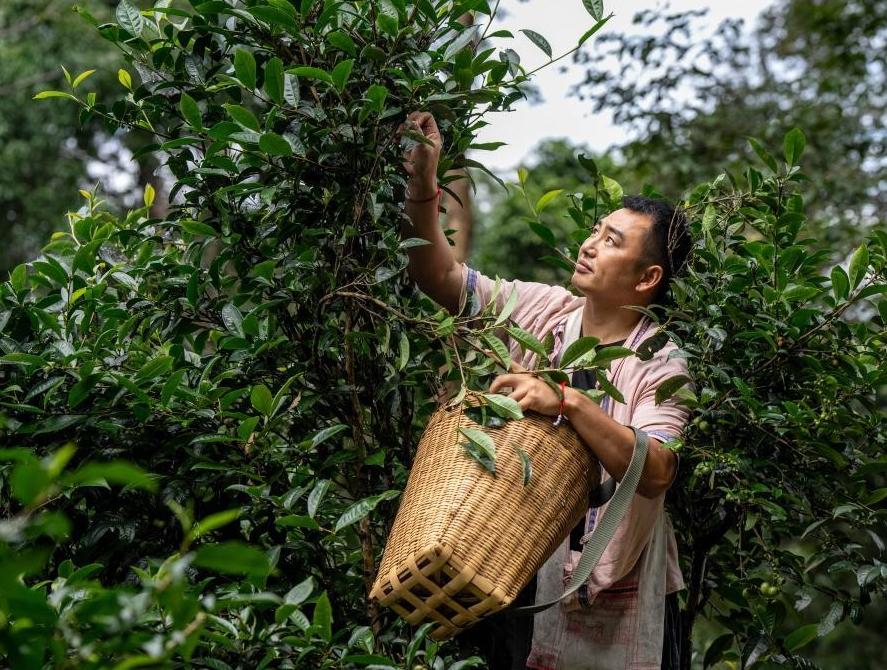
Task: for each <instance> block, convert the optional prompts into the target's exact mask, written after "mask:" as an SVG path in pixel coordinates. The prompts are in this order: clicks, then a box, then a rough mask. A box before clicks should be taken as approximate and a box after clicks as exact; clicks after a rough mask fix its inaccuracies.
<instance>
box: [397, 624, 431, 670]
mask: <svg viewBox="0 0 887 670" xmlns="http://www.w3.org/2000/svg"><path fill="white" fill-rule="evenodd" d="M436 625H437V622H436V621H429V622H427V623H423V624H422V625H421V626H419V630H417V631H416V632H415V634H414V635H413V639H412V640H410V643H409V645H407V653H406V658H405V659H404V664H403V665H404V667H405V668H414V667H415V666H414V665H413V661H414V660H415V659H416V654H417V653H418V652H419V649H420V648H421V647H422V643H423V642H425V638H426V637H427V635H428V633H430V632H431V629H432V628H434V627H435V626H436Z"/></svg>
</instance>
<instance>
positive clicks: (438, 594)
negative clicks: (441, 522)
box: [370, 543, 512, 640]
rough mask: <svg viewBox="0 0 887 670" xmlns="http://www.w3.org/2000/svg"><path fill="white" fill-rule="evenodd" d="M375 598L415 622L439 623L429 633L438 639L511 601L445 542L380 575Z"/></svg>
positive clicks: (468, 625) (505, 605)
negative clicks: (454, 552)
mask: <svg viewBox="0 0 887 670" xmlns="http://www.w3.org/2000/svg"><path fill="white" fill-rule="evenodd" d="M370 597H372V598H375V599H376V600H378V601H379V603H380V604H382V605H385V606H386V607H390V608H391V609H393V610H394V611H395V612H397V614H399V615H400V616H401V617H403V618H404V619H405V620H406V621H407V622H408V623H410V624H412V625H414V626H417V625H420V624H423V623H425V622H428V621H434V622H436V623H437V624H438V626H437V627H436V628H435V629H434V630H433V631H432V632H431V633H430V636H431V637H432V638H433V639H435V640H445V639H447V638H450V637H452V636H453V635H455V634H456V633H459V632H460V631H463V630H465V629H466V628H468V627H470V626H472V625H473V624H475V623H477V622H478V621H480V620H481V619H482V618H484V617H486V616H488V615H489V614H492V613H493V612H498V611H499V610H501V609H503V608H505V607H507V606H508V605H509V604H510V603H511V600H512V598H508V597H507V596H506V594H505V591H504V590H503V589H502V588H500V587H498V586H496V585H495V584H493V582H492V581H491V580H489V579H487V578H486V577H483V576H481V575H479V574H478V572H477V570H476V569H475V568H473V567H472V566H470V565H468V564H466V563H465V562H463V561H461V560H459V559H458V558H457V557H455V556H454V555H453V549H452V547H448V546H445V545H443V544H441V543H435V544H432V545H429V546H427V547H425V548H424V549H421V550H419V551H417V552H416V553H415V554H414V555H413V556H411V557H410V558H409V559H407V560H406V561H404V562H403V563H401V564H400V565H399V566H397V567H395V568H394V569H392V570H391V571H390V572H389V573H388V574H384V575H381V574H380V575H379V576H378V577H377V578H376V583H375V585H374V586H373V590H372V591H371V593H370Z"/></svg>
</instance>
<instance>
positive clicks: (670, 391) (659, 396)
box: [656, 375, 691, 405]
mask: <svg viewBox="0 0 887 670" xmlns="http://www.w3.org/2000/svg"><path fill="white" fill-rule="evenodd" d="M690 381H691V380H690V378H689V377H688V376H687V375H675V376H673V377H669V378H668V379H666V380H665V381H664V382H662V383H661V384H660V385H659V388H657V389H656V404H657V405H661V404H662V403H664V402H665V401H666V400H668V399H669V398H671V397H672V396H673V395H674V394H675V393H676V392H677V391H678V389H680V388H681V387H683V386H684V385H686V384H688V383H689V382H690Z"/></svg>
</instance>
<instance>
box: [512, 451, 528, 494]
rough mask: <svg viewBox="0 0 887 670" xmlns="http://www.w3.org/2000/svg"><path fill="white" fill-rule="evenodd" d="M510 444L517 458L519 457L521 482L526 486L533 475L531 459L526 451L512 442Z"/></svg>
mask: <svg viewBox="0 0 887 670" xmlns="http://www.w3.org/2000/svg"><path fill="white" fill-rule="evenodd" d="M511 446H512V447H514V450H515V451H517V455H518V458H520V462H521V472H522V479H523V484H524V486H528V485H529V483H530V479H532V477H533V461H532V459H531V458H530V455H529V454H528V453H527V452H526V451H524V450H523V449H521V448H520V447H518V446H517V445H514V444H513V445H511Z"/></svg>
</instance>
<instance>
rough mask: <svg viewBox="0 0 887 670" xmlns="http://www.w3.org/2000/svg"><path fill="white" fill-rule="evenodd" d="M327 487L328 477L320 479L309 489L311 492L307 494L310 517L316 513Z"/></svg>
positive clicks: (328, 483)
mask: <svg viewBox="0 0 887 670" xmlns="http://www.w3.org/2000/svg"><path fill="white" fill-rule="evenodd" d="M329 487H330V481H329V480H328V479H320V480H318V481H317V483H316V484H315V485H314V488H313V489H311V493H309V494H308V516H310V517H311V518H312V519H313V518H314V516H315V515H316V514H317V508H318V507H320V503H321V501H322V500H323V497H324V496H325V495H326V492H327V489H329Z"/></svg>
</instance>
